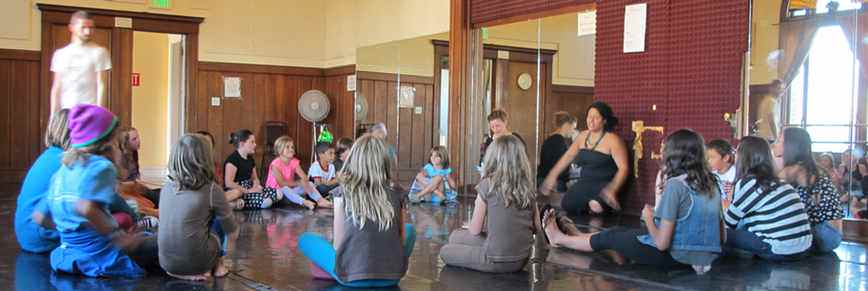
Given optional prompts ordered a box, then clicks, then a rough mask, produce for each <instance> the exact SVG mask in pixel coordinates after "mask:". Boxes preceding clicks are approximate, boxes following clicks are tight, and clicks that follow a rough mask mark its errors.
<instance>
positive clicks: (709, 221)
mask: <svg viewBox="0 0 868 291" xmlns="http://www.w3.org/2000/svg"><path fill="white" fill-rule="evenodd" d="M675 179H678V178H675ZM688 188H689V189H690V190H689V192H690V193H689V197H690V210H688V211H687V215H684V216H683V217H678V220H677V221H675V232H674V233H673V234H672V243H671V246H670V248H669V250H670V251H703V252H714V253H719V252H721V247H720V239H721V237H720V217H721V216H720V208H721V204H720V195H719V194H718V193H715V195H710V196H711V197H709V196H708V195H701V194H699V193H697V192H696V191H695V190H693V189H692V188H690V187H688ZM654 223H656V224H658V225H659V224H660V219H659V218H656V217H655V218H654ZM638 239H639V241H640V242H641V243H643V244H646V245H649V246H654V247H656V245H655V243H654V238H652V237H651V235H650V234H646V235H641V236H639V237H638Z"/></svg>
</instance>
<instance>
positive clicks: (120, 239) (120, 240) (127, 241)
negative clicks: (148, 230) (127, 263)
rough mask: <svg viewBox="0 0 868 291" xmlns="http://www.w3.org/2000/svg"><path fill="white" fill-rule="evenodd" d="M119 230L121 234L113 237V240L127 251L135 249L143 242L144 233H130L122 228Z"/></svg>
mask: <svg viewBox="0 0 868 291" xmlns="http://www.w3.org/2000/svg"><path fill="white" fill-rule="evenodd" d="M118 231H119V232H120V234H118V235H117V236H115V237H114V239H112V242H114V244H115V245H116V246H118V248H120V249H122V250H124V251H125V252H130V251H132V250H135V249H137V248H138V247H139V245H141V244H142V240H143V239H144V234H143V233H136V234H130V233H126V232H123V231H120V230H118Z"/></svg>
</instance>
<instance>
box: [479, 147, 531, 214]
mask: <svg viewBox="0 0 868 291" xmlns="http://www.w3.org/2000/svg"><path fill="white" fill-rule="evenodd" d="M483 164H484V165H485V168H484V169H483V172H484V173H485V178H486V179H488V180H489V185H491V187H490V189H491V193H495V195H499V196H500V198H502V199H503V202H504V204H506V207H512V206H515V207H517V208H519V209H524V208H527V207H529V206H531V205H532V203H533V201H534V199H536V191H535V189H534V183H533V177H532V176H531V169H530V162H528V159H527V154H525V152H524V145H523V144H522V143H521V141H520V140H519V139H518V138H517V137H515V136H513V135H504V136H500V137H497V138H495V139H494V141H493V142H492V143H491V145H490V146H489V147H488V150H487V151H486V153H485V159H484V162H483Z"/></svg>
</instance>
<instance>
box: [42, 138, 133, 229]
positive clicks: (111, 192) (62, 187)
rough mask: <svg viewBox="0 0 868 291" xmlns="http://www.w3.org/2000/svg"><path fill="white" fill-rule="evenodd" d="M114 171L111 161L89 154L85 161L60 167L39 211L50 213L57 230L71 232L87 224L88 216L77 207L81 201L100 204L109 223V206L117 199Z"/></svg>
mask: <svg viewBox="0 0 868 291" xmlns="http://www.w3.org/2000/svg"><path fill="white" fill-rule="evenodd" d="M117 177H118V174H117V170H116V169H115V167H114V164H112V162H111V161H109V160H108V159H106V158H105V157H102V156H97V155H88V156H86V157H85V158H84V160H78V161H75V162H74V164H73V165H72V166H71V167H67V166H64V167H61V168H60V169H59V170H58V171H57V173H56V174H54V178H52V180H51V188H50V189H49V190H48V195H47V196H46V198H45V200H44V202H43V203H41V204H40V206H39V209H38V210H39V211H40V212H43V213H50V214H51V216H52V219H53V220H54V224H55V225H56V227H57V230H58V231H60V232H61V233H63V232H74V231H77V230H80V229H83V228H84V227H85V225H87V224H86V223H87V221H88V220H87V218H85V217H84V216H82V215H81V214H80V213H78V211H77V209H76V207H77V205H78V202H79V201H81V200H88V201H91V202H95V203H97V204H99V205H100V206H101V208H102V210H103V212H104V213H105V215H106V218H108V219H109V220H110V221H112V223H114V224H115V225H116V223H115V222H114V219H112V217H111V212H110V211H109V206H110V205H111V204H113V203H117V201H118V200H120V201H121V202H123V200H121V199H120V197H119V196H118V194H117V193H116V192H115V187H116V186H117Z"/></svg>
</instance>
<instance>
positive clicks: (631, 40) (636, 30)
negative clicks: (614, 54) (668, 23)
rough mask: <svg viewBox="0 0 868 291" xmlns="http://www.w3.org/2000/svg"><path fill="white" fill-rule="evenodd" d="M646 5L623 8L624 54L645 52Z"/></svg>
mask: <svg viewBox="0 0 868 291" xmlns="http://www.w3.org/2000/svg"><path fill="white" fill-rule="evenodd" d="M647 17H648V4H647V3H640V4H633V5H627V6H626V7H624V53H638V52H644V51H645V29H646V19H647Z"/></svg>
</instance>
